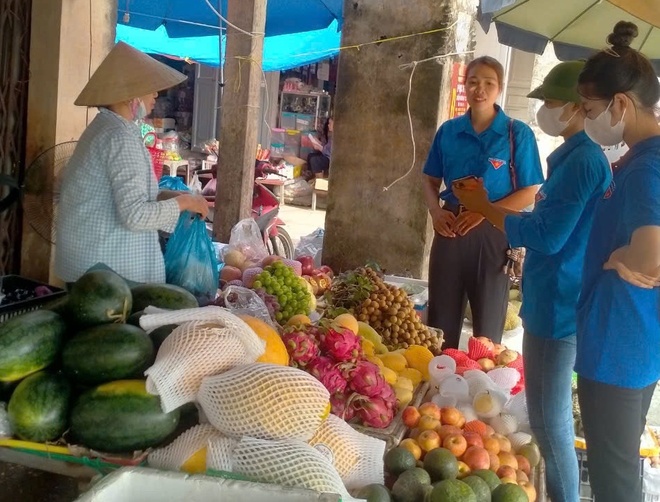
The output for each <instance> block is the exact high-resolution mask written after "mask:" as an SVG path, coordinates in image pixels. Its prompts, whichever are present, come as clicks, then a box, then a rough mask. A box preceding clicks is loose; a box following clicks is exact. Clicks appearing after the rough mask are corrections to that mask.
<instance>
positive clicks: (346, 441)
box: [309, 415, 385, 490]
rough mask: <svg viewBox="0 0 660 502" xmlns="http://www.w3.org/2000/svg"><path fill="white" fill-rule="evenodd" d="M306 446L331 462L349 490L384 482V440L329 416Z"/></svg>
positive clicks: (333, 416)
mask: <svg viewBox="0 0 660 502" xmlns="http://www.w3.org/2000/svg"><path fill="white" fill-rule="evenodd" d="M309 444H310V445H311V446H313V447H314V448H316V449H317V450H319V451H320V452H321V453H322V454H323V455H324V456H325V457H326V458H328V460H330V462H332V465H334V467H335V469H336V470H337V472H338V473H339V476H340V477H341V479H342V481H343V482H344V485H346V488H348V489H349V490H351V489H353V488H360V487H362V486H366V485H369V484H372V483H379V484H383V483H384V480H385V475H384V472H383V462H382V459H383V456H384V455H385V441H381V440H380V439H375V438H372V437H370V436H367V435H366V434H362V433H361V432H358V431H356V430H355V429H353V427H351V426H350V425H348V424H347V423H346V422H345V421H344V420H342V419H341V418H339V417H337V416H335V415H330V416H329V417H328V419H327V420H325V421H324V422H323V423H322V424H321V427H319V429H318V430H317V431H316V434H314V437H313V438H312V439H311V440H310V441H309Z"/></svg>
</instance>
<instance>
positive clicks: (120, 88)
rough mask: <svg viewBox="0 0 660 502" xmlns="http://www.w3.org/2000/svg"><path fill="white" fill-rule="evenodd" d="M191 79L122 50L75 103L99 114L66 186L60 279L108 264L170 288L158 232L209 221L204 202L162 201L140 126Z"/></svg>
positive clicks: (57, 257)
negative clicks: (184, 217)
mask: <svg viewBox="0 0 660 502" xmlns="http://www.w3.org/2000/svg"><path fill="white" fill-rule="evenodd" d="M185 79H186V77H185V76H184V75H183V74H181V73H179V72H177V71H175V70H173V69H172V68H170V67H168V66H166V65H164V64H162V63H160V62H158V61H156V60H155V59H153V58H151V57H149V56H147V55H146V54H144V53H142V52H140V51H138V50H136V49H134V48H132V47H130V46H129V45H126V44H124V43H122V42H119V43H118V44H117V45H115V47H114V48H113V49H112V51H110V53H109V54H108V56H107V57H106V58H105V59H104V60H103V62H102V63H101V65H100V66H99V68H98V69H97V70H96V72H94V74H93V75H92V77H91V79H90V81H89V82H88V83H87V85H86V86H85V88H84V89H83V90H82V92H81V93H80V95H79V96H78V98H77V99H76V101H75V104H76V105H78V106H88V107H96V108H98V109H99V113H98V115H97V116H96V117H95V118H94V120H92V122H91V123H90V124H89V126H88V127H87V129H86V130H85V132H83V134H82V136H81V137H80V140H79V142H78V145H77V147H76V150H75V152H74V154H73V156H72V157H71V159H70V161H69V164H68V165H67V167H66V169H65V171H64V173H63V176H62V185H61V195H60V203H59V208H58V221H57V246H56V250H55V271H56V273H57V275H58V276H59V277H60V278H61V279H62V280H64V281H65V282H74V281H76V280H77V279H78V278H79V277H80V276H82V275H83V274H84V273H85V272H86V271H87V270H88V269H89V268H91V267H92V266H94V265H96V264H99V263H102V264H105V265H107V266H109V267H110V268H111V269H113V270H114V271H115V272H117V273H118V274H120V275H121V276H123V277H124V278H126V279H129V280H131V281H135V282H148V283H162V282H165V263H164V260H163V255H162V252H161V248H160V244H159V240H158V230H171V229H173V228H174V226H175V225H176V223H177V220H178V218H179V214H180V213H181V212H182V211H191V212H196V213H200V214H201V215H202V216H206V214H207V213H208V205H207V203H206V201H205V200H204V198H203V197H201V196H197V195H190V194H184V195H179V196H178V197H175V198H171V199H169V200H158V181H157V180H156V176H155V175H154V172H153V169H152V164H151V157H150V155H149V152H148V151H147V150H146V148H145V146H144V143H143V140H142V136H141V133H140V128H139V126H138V125H137V124H136V121H138V120H140V119H142V118H144V117H145V116H146V115H148V114H149V113H150V112H151V110H152V109H153V106H154V104H155V99H156V96H157V93H158V91H162V90H164V89H168V88H170V87H174V86H175V85H178V84H180V83H181V82H183V81H184V80H185Z"/></svg>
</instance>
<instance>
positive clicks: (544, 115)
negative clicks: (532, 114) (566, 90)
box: [536, 103, 578, 136]
mask: <svg viewBox="0 0 660 502" xmlns="http://www.w3.org/2000/svg"><path fill="white" fill-rule="evenodd" d="M571 104H572V103H566V104H565V105H564V106H558V107H557V108H548V107H547V106H546V105H545V104H543V105H541V107H540V108H539V109H538V111H537V112H536V123H537V124H538V125H539V127H540V128H541V130H542V131H543V132H544V133H546V134H547V135H548V136H559V135H560V134H561V133H562V132H564V130H565V129H566V128H567V127H568V124H569V123H570V121H571V120H573V117H575V115H577V113H578V112H577V111H576V112H575V113H574V114H573V115H571V117H570V118H569V119H568V120H561V116H562V115H563V113H564V110H565V109H566V107H567V106H570V105H571Z"/></svg>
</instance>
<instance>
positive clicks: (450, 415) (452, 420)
mask: <svg viewBox="0 0 660 502" xmlns="http://www.w3.org/2000/svg"><path fill="white" fill-rule="evenodd" d="M441 414H442V423H443V424H447V425H456V426H458V424H459V423H460V421H461V416H462V415H463V414H462V413H461V412H460V411H458V410H457V409H456V408H454V407H449V408H442V410H441Z"/></svg>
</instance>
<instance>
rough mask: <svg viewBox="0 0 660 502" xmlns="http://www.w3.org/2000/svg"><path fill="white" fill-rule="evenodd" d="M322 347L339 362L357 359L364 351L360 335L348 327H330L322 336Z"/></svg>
mask: <svg viewBox="0 0 660 502" xmlns="http://www.w3.org/2000/svg"><path fill="white" fill-rule="evenodd" d="M321 348H322V349H323V352H325V353H326V354H328V355H329V356H330V357H332V358H333V359H334V360H335V361H337V362H345V361H355V360H357V358H358V357H360V355H361V353H362V346H361V344H360V337H359V336H358V335H356V334H355V333H353V332H352V331H351V330H348V329H339V330H336V329H332V328H330V329H328V330H327V331H326V332H325V333H324V334H323V336H322V339H321Z"/></svg>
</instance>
